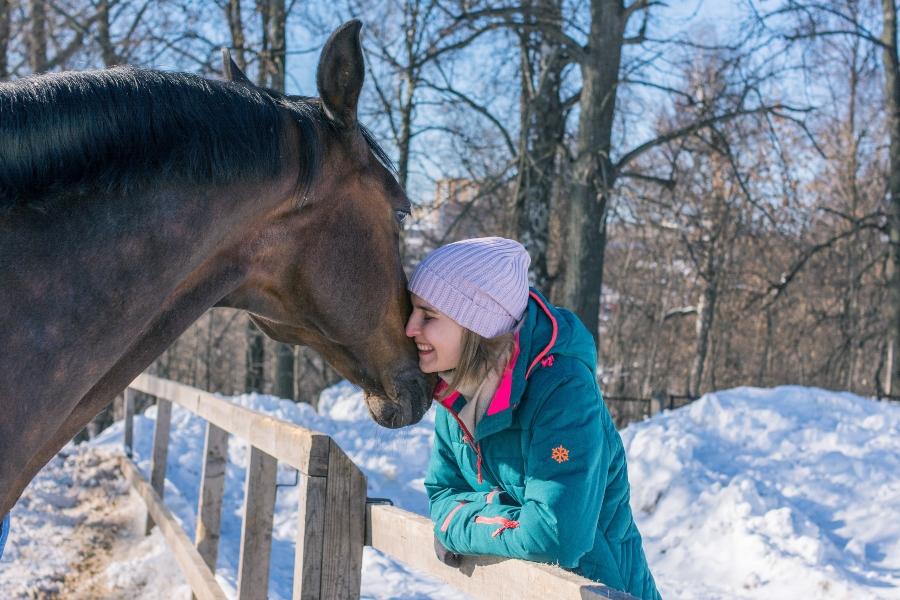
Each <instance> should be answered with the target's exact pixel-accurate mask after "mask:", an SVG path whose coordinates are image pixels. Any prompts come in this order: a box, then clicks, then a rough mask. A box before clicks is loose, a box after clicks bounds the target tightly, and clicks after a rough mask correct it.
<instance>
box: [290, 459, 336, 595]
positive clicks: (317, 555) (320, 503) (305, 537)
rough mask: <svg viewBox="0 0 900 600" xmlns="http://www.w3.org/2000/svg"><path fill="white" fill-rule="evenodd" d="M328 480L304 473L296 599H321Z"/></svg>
mask: <svg viewBox="0 0 900 600" xmlns="http://www.w3.org/2000/svg"><path fill="white" fill-rule="evenodd" d="M327 484H328V479H327V478H325V477H313V476H312V475H303V476H302V477H301V479H300V502H299V506H298V510H297V513H298V515H297V518H298V519H299V522H298V523H297V541H296V545H295V546H294V548H295V549H294V592H293V595H292V598H293V600H319V594H320V593H321V586H322V553H323V552H324V549H323V547H322V546H323V544H324V542H325V493H326V487H327Z"/></svg>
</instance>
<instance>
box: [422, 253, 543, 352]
mask: <svg viewBox="0 0 900 600" xmlns="http://www.w3.org/2000/svg"><path fill="white" fill-rule="evenodd" d="M409 291H411V292H412V293H413V294H415V295H417V296H419V297H420V298H422V299H423V300H425V301H426V302H428V303H430V304H431V305H432V306H434V307H435V308H436V309H438V310H439V311H441V312H442V313H444V314H445V315H447V316H448V317H450V318H451V319H453V320H454V321H455V322H456V323H458V324H459V325H462V326H463V327H465V328H466V329H470V330H472V331H474V332H475V333H477V334H478V335H480V336H482V337H485V338H492V337H496V336H498V335H500V334H503V333H507V332H509V331H512V330H513V329H514V328H515V326H516V323H518V321H519V319H521V315H517V316H515V317H514V316H513V315H510V314H509V313H508V312H507V311H506V310H505V309H504V308H503V306H501V305H500V304H499V303H498V302H497V301H496V300H494V299H493V298H491V297H490V296H489V295H487V294H485V293H484V291H483V290H482V289H481V288H480V287H478V286H477V285H475V284H473V283H470V282H468V281H466V280H461V281H457V282H455V283H453V284H451V283H450V282H448V281H446V280H445V279H444V278H443V277H441V276H440V274H439V273H437V272H435V271H434V270H433V269H430V268H429V267H428V265H426V264H420V265H419V267H418V268H417V269H416V271H415V273H414V274H413V277H412V280H411V281H410V282H409ZM526 294H527V290H526Z"/></svg>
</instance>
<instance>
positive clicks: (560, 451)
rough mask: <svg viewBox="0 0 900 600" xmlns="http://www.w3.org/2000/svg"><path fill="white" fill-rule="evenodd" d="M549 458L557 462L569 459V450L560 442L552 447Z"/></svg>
mask: <svg viewBox="0 0 900 600" xmlns="http://www.w3.org/2000/svg"><path fill="white" fill-rule="evenodd" d="M550 458H552V459H553V460H555V461H556V462H558V463H562V462H565V461H567V460H569V451H568V450H566V449H565V448H563V447H562V444H560V445H559V446H558V447H556V448H554V449H553V453H552V454H551V455H550Z"/></svg>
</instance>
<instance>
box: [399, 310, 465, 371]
mask: <svg viewBox="0 0 900 600" xmlns="http://www.w3.org/2000/svg"><path fill="white" fill-rule="evenodd" d="M410 298H411V300H412V305H413V311H412V314H411V315H409V321H407V323H406V335H407V336H408V337H411V338H413V339H414V340H415V342H416V347H417V348H418V349H419V368H420V369H421V370H422V372H423V373H438V372H440V371H450V370H452V369H455V368H456V366H457V365H458V364H459V357H460V355H461V354H462V340H463V327H462V325H459V324H458V323H456V322H455V321H454V320H453V319H451V318H450V317H448V316H447V315H445V314H444V313H442V312H440V311H439V310H438V309H436V308H435V307H433V306H431V305H430V304H428V303H427V302H425V301H424V300H422V299H421V298H419V297H418V296H416V295H415V294H410Z"/></svg>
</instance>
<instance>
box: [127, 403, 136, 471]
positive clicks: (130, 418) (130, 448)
mask: <svg viewBox="0 0 900 600" xmlns="http://www.w3.org/2000/svg"><path fill="white" fill-rule="evenodd" d="M135 394H137V392H135V391H134V390H133V389H131V388H126V389H125V456H127V457H128V458H131V457H132V454H133V453H134V396H135Z"/></svg>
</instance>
